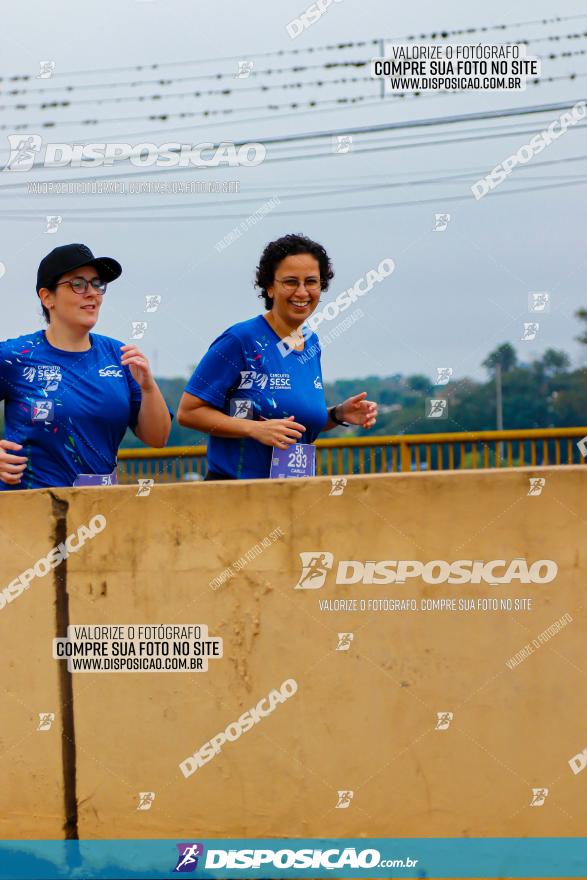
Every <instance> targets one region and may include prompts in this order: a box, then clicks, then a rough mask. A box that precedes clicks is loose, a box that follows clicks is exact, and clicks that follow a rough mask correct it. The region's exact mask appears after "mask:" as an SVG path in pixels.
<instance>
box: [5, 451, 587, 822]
mask: <svg viewBox="0 0 587 880" xmlns="http://www.w3.org/2000/svg"><path fill="white" fill-rule="evenodd" d="M531 475H536V476H545V477H546V485H545V487H544V489H543V491H542V494H541V495H540V496H537V497H533V496H530V497H529V496H528V494H527V493H528V488H529V476H531ZM330 490H331V481H330V479H329V478H320V479H315V480H299V481H296V480H291V481H281V482H277V481H271V482H270V481H266V482H263V483H252V482H246V481H243V482H238V483H207V484H200V485H198V484H195V485H187V486H186V485H184V486H155V487H154V489H153V490H152V492H151V494H150V495H149V496H148V497H137V496H136V488H134V487H113V488H111V489H107V490H101V489H83V490H56V491H55V494H56V495H57V496H59V497H62V498H66V499H67V501H68V503H69V510H68V513H67V523H68V532H71V531H74V530H75V529H76V528H77V527H78V526H79V525H81V524H86V523H88V522H89V520H90V519H91V518H92V517H93V516H94V515H96V514H101V515H103V516H104V517H105V518H106V521H107V525H106V528H105V529H104V531H102V532H101V533H100V534H99V535H97V536H96V538H95V539H94V540H92V541H89V542H88V543H87V544H86V545H85V546H84V548H83V550H82V551H80V552H79V553H77V554H75V555H72V556H71V557H70V559H69V561H68V571H67V591H68V594H69V616H70V622H71V623H76V624H109V625H116V624H130V623H133V624H137V623H149V624H155V623H179V624H188V623H193V624H207V625H208V627H209V631H210V634H211V635H213V636H221V637H222V638H223V639H224V659H222V660H211V661H210V664H209V671H208V672H199V673H185V672H161V673H154V672H142V673H139V672H132V673H126V672H125V673H121V672H114V673H110V672H109V673H84V674H81V673H77V674H74V676H73V685H74V717H75V744H76V753H77V778H76V795H77V803H78V805H79V836H80V837H81V838H105V837H122V838H124V837H126V838H131V837H170V838H173V839H180V838H181V837H182V836H187V838H186V839H191V838H194V839H198V837H202V838H205V837H213V836H221V837H239V836H250V837H263V836H294V837H302V836H310V837H312V836H332V837H337V836H343V837H344V836H371V837H376V836H382V837H389V836H393V837H403V836H405V837H409V836H413V837H420V836H430V837H439V836H457V837H458V836H468V837H477V836H487V837H494V836H495V837H499V836H526V835H528V836H542V835H544V836H559V835H561V836H564V835H582V834H583V833H584V827H583V822H582V816H583V804H584V799H585V785H587V772H585V774H578V775H574V774H573V773H572V772H571V769H570V767H569V764H568V761H569V759H570V758H571V757H572V756H573V755H575V754H577V753H578V752H580V751H582V750H583V749H584V748H585V747H586V746H587V728H586V727H585V724H584V723H583V720H582V719H583V717H584V710H583V707H584V703H585V696H586V672H587V659H586V652H585V635H586V611H585V561H586V556H587V542H586V541H585V529H586V527H587V518H586V517H585V515H584V498H585V494H586V490H587V469H584V468H581V467H564V468H540V469H536V468H533V469H532V468H526V469H518V470H503V471H486V472H483V471H474V472H447V473H431V474H398V475H389V476H386V475H381V476H372V477H353V478H349V479H348V482H347V485H346V487H345V489H344V492H343V494H342V495H340V496H331V495H330V494H329V493H330ZM43 495H44V493H37V496H36V497H40V496H43ZM39 503H41V502H39ZM30 519H31V516H30V515H29V520H30ZM275 529H281V530H282V531H283V533H284V534H283V537H282V538H280V539H278V540H276V541H275V542H273V543H271V546H269V547H268V548H267V549H265V550H264V551H263V552H262V553H261V554H260V555H258V556H256V557H255V558H253V559H252V560H251V561H250V562H248V564H247V565H246V566H245V567H244V568H243V569H242V571H241V572H240V573H237V574H236V576H235V577H233V578H230V579H229V580H227V581H226V582H225V583H224V584H222V585H221V586H219V587H218V588H217V589H212V588H211V587H210V582H211V581H213V580H214V578H217V577H218V576H219V575H220V574H221V572H222V571H223V570H224V569H225V568H227V567H228V566H231V565H233V564H234V561H235V560H236V559H238V558H239V557H241V556H243V555H244V554H245V553H246V552H247V551H248V550H249V549H250V548H251V547H253V546H254V545H255V544H257V543H259V542H260V541H261V539H262V538H264V537H265V536H267V535H269V534H270V533H271V532H272V531H273V530H275ZM307 551H321V552H328V553H332V554H333V556H334V560H335V565H336V563H337V562H338V561H339V560H362V561H368V560H373V561H375V560H385V559H393V560H399V559H404V560H421V561H424V562H427V561H429V560H434V559H441V560H446V561H448V562H452V561H454V560H458V559H471V560H476V559H477V560H485V561H488V560H492V559H505V560H511V559H514V558H516V557H524V558H525V559H527V560H528V561H530V562H532V561H534V560H537V559H552V560H554V561H555V562H556V563H557V565H558V575H557V577H556V579H555V580H554V581H553V582H552V583H549V584H542V585H540V584H527V585H524V584H519V583H513V584H511V585H499V586H490V585H489V584H484V583H482V584H477V585H476V584H467V585H464V586H463V585H461V586H459V585H451V584H446V583H444V584H438V585H431V584H430V585H428V584H425V583H423V582H422V581H421V580H420V579H411V580H408V582H407V583H405V584H401V585H400V584H389V585H378V584H373V585H364V584H354V585H336V583H335V575H334V573H333V572H332V571H330V572H328V573H327V575H326V578H325V583H324V586H323V587H322V588H320V589H316V590H313V589H306V590H295V589H294V586H295V584H296V583H297V582H298V579H299V577H300V571H301V569H300V557H299V554H300V553H301V552H307ZM19 565H20V562H19V561H18V560H15V561H14V564H13V566H12V568H10V570H7V569H6V568H5V569H4V570H5V572H6V575H5V580H6V579H7V578H8V577H9V576H12V575H13V570H14V569H18V568H19ZM34 595H36V596H39V591H38V590H37V593H36V594H34ZM32 596H33V593H32V592H31V594H30V595H29V596H27V597H26V599H25V598H21V599H20V600H19V602H21V603H23V604H24V603H25V602H27V601H29V600H30V599H32ZM447 597H451V598H452V597H455V598H457V599H458V598H461V597H462V598H474V599H477V598H481V597H498V598H511V599H512V600H515V599H516V598H520V597H524V598H525V597H532V598H533V599H534V610H533V611H532V612H522V611H518V612H514V611H512V612H506V611H502V612H491V611H488V612H482V611H463V612H454V613H450V612H441V611H417V612H399V611H398V612H383V611H382V612H367V611H364V612H342V611H339V612H327V611H321V610H320V608H319V605H318V603H319V600H322V599H334V598H345V599H351V598H357V599H360V598H366V599H369V598H397V599H401V598H415V599H416V600H417V601H418V602H419V601H420V599H422V598H447ZM15 605H16V603H15ZM9 610H11V611H12V610H13V609H9ZM565 613H569V614H570V615H571V616H572V618H573V620H572V622H571V623H569V624H568V625H567V626H565V628H564V629H563V630H562V631H561V632H560V633H559V634H558V635H555V636H554V637H553V638H552V639H551V640H550V641H548V642H547V643H546V644H544V645H542V646H541V647H539V649H537V650H536V651H535V652H534V653H533V654H532V655H531V656H530V657H529V658H528V659H527V660H525V661H524V662H522V663H521V664H520V665H518V666H516V667H515V668H514V669H512V670H510V669H508V668H507V666H506V661H507V660H508V659H509V658H510V657H512V656H513V655H515V654H516V653H517V652H518V651H520V649H522V648H523V647H524V645H525V644H526V643H528V642H531V641H532V639H533V638H537V637H538V635H539V634H540V633H541V632H542V631H543V630H544V629H545V628H546V627H548V626H549V625H550V624H552V623H553V622H554V621H556V620H558V619H559V618H560V617H562V615H564V614H565ZM4 614H6V611H3V612H1V613H0V616H1V615H4ZM52 622H53V618H51V621H50V623H51V624H52ZM339 632H352V633H353V634H354V639H353V641H352V642H351V646H350V650H348V651H337V650H336V645H337V634H338V633H339ZM14 652H15V656H19V657H21V656H22V658H23V659H22V663H25V662H26V660H25V655H24V653H23V652H22V650H21V649H17V648H16V647H15V648H14ZM48 670H51V664H50V663H47V664H46V674H48ZM290 678H293V679H295V680H296V682H297V683H298V692H297V693H296V694H295V695H294V696H293V697H291V698H290V699H289V700H287V701H286V702H284V703H283V704H281V705H277V707H276V709H275V711H274V712H273V713H272V714H270V715H269V716H268V717H266V718H264V719H262V720H261V721H260V722H259V723H258V724H257V725H255V726H254V727H253V728H252V729H251V730H250V731H248V732H245V733H243V734H242V736H241V737H240V738H239V739H237V740H236V741H234V742H227V743H226V744H225V745H224V746H223V748H222V751H221V752H220V754H219V755H217V756H216V757H214V759H213V760H211V761H210V762H209V763H207V764H205V765H204V766H202V767H201V768H200V769H198V770H197V771H196V772H195V773H194V774H193V775H192V776H190V777H189V778H187V779H186V778H184V776H183V775H182V774H181V772H180V770H179V766H178V765H179V763H180V762H181V761H182V760H183V759H185V758H186V757H187V756H188V755H190V754H192V753H193V752H194V751H196V750H197V749H198V748H200V747H201V746H203V745H204V744H205V743H206V742H207V741H209V740H210V739H211V738H212V737H213V736H214V735H215V734H217V733H218V732H220V731H224V730H225V728H226V727H227V725H228V724H230V723H231V722H234V721H236V720H237V719H238V718H239V716H240V715H241V714H242V713H243V712H244V711H245V710H247V709H248V708H250V707H251V706H253V705H255V704H256V703H257V702H258V701H259V700H260V699H261V698H262V697H264V696H266V695H267V694H268V693H269V692H270V691H271V690H272V689H273V688H278V687H279V686H280V685H281V683H282V682H283V681H284V680H286V679H290ZM438 712H452V713H453V714H454V718H453V720H452V722H451V724H450V727H449V728H448V729H447V730H436V729H435V726H436V723H437V713H438ZM37 736H39V737H40V736H41V734H38V735H37ZM533 788H548V789H549V794H548V796H547V798H546V800H545V803H544V805H543V806H541V807H530V806H529V805H530V802H531V799H532V789H533ZM341 790H352V791H354V798H353V800H352V803H351V806H350V808H348V809H336V808H335V807H336V803H337V792H338V791H341ZM30 791H32V789H30ZM30 791H29V794H30ZM145 791H152V792H155V800H154V802H153V805H152V807H151V809H150V810H137V803H138V793H139V792H145ZM17 802H18V798H14V797H13V803H17ZM11 821H12V823H13V827H14V828H16V827H17V826H18V821H19V820H18V817H17V816H16V815H15V814H14V812H13V815H12V818H11ZM14 836H20V833H19V832H18V831H17V832H16V833H15V834H14Z"/></svg>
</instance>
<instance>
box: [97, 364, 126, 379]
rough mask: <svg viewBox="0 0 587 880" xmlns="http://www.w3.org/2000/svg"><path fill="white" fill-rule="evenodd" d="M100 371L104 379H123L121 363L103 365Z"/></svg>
mask: <svg viewBox="0 0 587 880" xmlns="http://www.w3.org/2000/svg"><path fill="white" fill-rule="evenodd" d="M98 373H99V375H100V376H101V377H102V378H103V379H104V378H114V379H122V367H121V366H120V364H108V366H107V367H101V369H99V370H98Z"/></svg>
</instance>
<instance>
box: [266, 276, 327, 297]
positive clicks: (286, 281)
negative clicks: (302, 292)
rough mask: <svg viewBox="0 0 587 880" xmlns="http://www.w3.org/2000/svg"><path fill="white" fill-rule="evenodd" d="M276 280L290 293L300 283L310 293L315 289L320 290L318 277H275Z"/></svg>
mask: <svg viewBox="0 0 587 880" xmlns="http://www.w3.org/2000/svg"><path fill="white" fill-rule="evenodd" d="M275 280H276V281H279V283H280V284H282V285H283V286H284V287H285V289H286V290H289V291H290V292H291V293H294V292H295V291H296V290H297V289H298V287H299V286H300V284H303V285H304V287H305V288H306V290H308V291H309V292H310V293H314V292H315V291H316V290H320V279H319V278H316V277H315V276H312V277H311V278H306V279H305V280H304V281H300V280H299V279H298V278H283V279H282V278H276V279H275Z"/></svg>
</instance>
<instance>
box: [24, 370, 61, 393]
mask: <svg viewBox="0 0 587 880" xmlns="http://www.w3.org/2000/svg"><path fill="white" fill-rule="evenodd" d="M23 376H24V378H25V379H26V381H27V382H31V383H32V382H34V381H35V379H37V380H38V381H39V382H44V383H45V387H44V388H43V389H42V390H43V391H57V389H58V388H59V383H60V382H61V380H62V378H63V376H62V374H61V367H59V366H56V365H54V364H44V365H42V366H39V367H24V369H23Z"/></svg>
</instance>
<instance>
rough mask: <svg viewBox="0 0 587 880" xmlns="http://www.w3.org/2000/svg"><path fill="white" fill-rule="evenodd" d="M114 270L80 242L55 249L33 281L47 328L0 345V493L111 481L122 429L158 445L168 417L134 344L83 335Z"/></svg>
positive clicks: (166, 431) (108, 259)
mask: <svg viewBox="0 0 587 880" xmlns="http://www.w3.org/2000/svg"><path fill="white" fill-rule="evenodd" d="M121 272H122V268H121V266H120V264H119V263H118V262H117V261H116V260H113V259H112V258H111V257H94V255H93V254H92V252H91V250H90V249H89V248H88V247H86V245H83V244H67V245H63V246H61V247H58V248H55V250H53V251H51V253H50V254H48V255H47V256H46V257H45V258H44V259H43V260H42V261H41V264H40V266H39V271H38V274H37V294H38V296H39V298H40V300H41V304H42V309H43V315H44V317H45V320H46V321H47V324H48V326H47V329H46V330H38V331H37V332H35V333H29V334H25V335H24V336H20V337H18V338H17V339H8V340H6V341H5V342H0V400H4V401H5V435H6V438H5V439H4V440H0V490H3V489H4V490H6V489H39V488H46V487H50V486H72V485H108V484H110V483H114V482H116V473H115V469H116V456H117V452H118V447H119V445H120V442H121V440H122V438H123V437H124V434H125V431H126V429H127V427H130V428H131V429H132V430H133V431H134V432H135V434H136V435H137V437H138V438H139V439H140V440H142V441H143V442H144V443H146V444H148V445H150V446H164V445H165V444H166V442H167V438H168V437H169V431H170V427H171V416H170V411H169V409H168V407H167V405H166V403H165V401H164V400H163V397H162V395H161V392H160V391H159V388H158V387H157V384H156V382H155V380H154V379H153V376H152V374H151V370H150V368H149V364H148V361H147V359H146V357H145V356H144V355H143V354H142V353H141V352H140V351H139V350H138V348H137V347H136V346H135V345H123V344H122V343H121V342H119V341H118V340H116V339H111V338H110V337H109V336H100V335H98V334H96V333H91V332H90V331H91V330H92V329H93V327H94V326H95V324H96V322H97V320H98V315H99V313H100V307H101V305H102V298H103V296H104V294H105V293H106V288H107V285H108V282H110V281H114V280H115V279H116V278H118V277H119V275H120V274H121Z"/></svg>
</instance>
